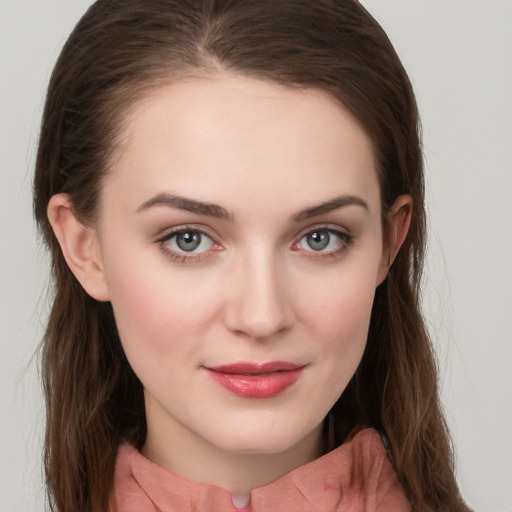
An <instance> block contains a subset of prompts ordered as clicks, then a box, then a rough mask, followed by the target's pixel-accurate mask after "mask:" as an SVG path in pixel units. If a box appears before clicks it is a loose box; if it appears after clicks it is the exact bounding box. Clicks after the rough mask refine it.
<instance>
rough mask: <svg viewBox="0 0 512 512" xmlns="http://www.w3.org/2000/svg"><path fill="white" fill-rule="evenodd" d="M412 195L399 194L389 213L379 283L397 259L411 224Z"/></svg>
mask: <svg viewBox="0 0 512 512" xmlns="http://www.w3.org/2000/svg"><path fill="white" fill-rule="evenodd" d="M411 215H412V197H411V196H410V195H408V194H404V195H402V196H398V198H397V199H396V201H395V202H394V203H393V206H392V207H391V209H390V211H389V213H388V214H387V223H386V229H385V232H384V237H385V239H384V241H383V250H382V258H381V262H380V266H379V274H378V284H381V283H382V281H384V279H386V276H387V275H388V271H389V269H390V267H391V265H392V264H393V261H395V258H396V255H397V254H398V251H399V250H400V247H402V244H403V243H404V240H405V238H406V236H407V233H408V231H409V226H410V225H411Z"/></svg>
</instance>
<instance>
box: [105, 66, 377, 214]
mask: <svg viewBox="0 0 512 512" xmlns="http://www.w3.org/2000/svg"><path fill="white" fill-rule="evenodd" d="M120 140H121V143H120V145H119V148H118V154H117V158H116V161H115V164H114V165H113V168H112V169H111V172H110V173H109V175H108V177H107V180H106V185H105V188H106V189H107V193H110V194H114V195H116V196H117V197H118V199H120V198H122V199H123V201H124V202H128V203H131V204H130V207H136V206H138V205H139V204H140V201H141V200H144V198H145V199H147V198H148V197H150V196H152V195H155V194H158V193H162V192H170V193H178V194H183V195H192V196H193V197H194V198H196V199H199V200H205V201H215V202H219V203H221V204H225V203H227V204H226V206H228V207H231V208H235V209H236V208H237V206H249V205H250V203H251V201H250V200H249V199H250V198H252V197H261V196H262V195H264V196H266V197H267V198H272V197H273V198H275V199H276V200H278V201H280V202H281V203H282V202H283V198H284V197H286V198H287V203H286V205H287V206H288V207H289V208H290V209H291V210H293V208H296V209H300V208H303V207H304V206H305V204H304V201H310V202H311V203H317V202H321V201H322V200H324V199H325V198H326V197H328V196H332V195H333V189H336V192H337V193H351V194H358V195H361V196H364V198H365V200H367V202H372V201H378V197H379V195H380V194H379V191H378V181H377V175H376V166H375V159H374V151H373V147H372V144H371V141H370V139H369V137H367V135H366V134H365V132H364V130H363V129H362V128H361V127H360V125H359V123H358V122H357V120H356V119H354V118H353V116H351V115H350V114H349V113H348V112H347V110H346V109H344V107H343V106H342V105H341V104H340V103H338V102H337V101H336V100H335V99H334V98H332V97H331V96H329V95H328V94H326V93H324V92H322V91H319V90H315V89H298V88H291V87H285V86H282V85H278V84H275V83H272V82H268V81H264V80H259V79H254V78H248V77H243V76H239V75H231V74H220V75H214V76H206V77H195V78H190V79H186V80H182V81H179V82H177V83H174V84H172V85H169V86H163V87H160V88H158V89H156V90H155V91H153V92H152V93H151V94H150V95H148V96H147V97H146V98H144V99H143V100H142V101H140V102H139V103H137V104H136V105H135V107H134V108H133V109H132V110H131V112H130V113H129V114H128V116H127V118H126V121H125V123H124V128H123V132H122V133H121V137H120ZM248 195H249V196H250V197H247V196H248ZM279 197H281V199H280V200H279V199H278V198H279ZM237 199H238V201H237ZM137 201H139V203H137V204H135V203H136V202H137ZM295 203H296V204H295ZM255 207H258V205H257V204H255Z"/></svg>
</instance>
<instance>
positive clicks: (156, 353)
mask: <svg viewBox="0 0 512 512" xmlns="http://www.w3.org/2000/svg"><path fill="white" fill-rule="evenodd" d="M105 271H106V275H107V277H108V287H109V291H110V298H111V303H112V307H113V310H114V314H115V318H116V324H117V327H118V331H119V336H120V338H121V342H122V344H123V347H124V349H125V352H126V354H127V357H128V359H129V360H130V362H131V363H132V362H133V363H134V366H137V365H140V364H142V363H141V361H142V360H145V361H148V364H152V365H155V364H156V365H158V364H159V362H163V361H164V356H166V355H168V354H169V353H173V354H174V353H176V352H180V353H185V352H187V351H188V352H190V353H192V350H193V348H194V343H195V342H196V340H198V339H199V338H200V333H201V332H202V330H203V329H204V328H206V325H208V323H209V319H211V318H212V317H215V315H216V309H217V304H216V303H215V300H214V298H215V295H213V294H212V293H211V291H210V290H211V288H212V287H213V286H214V284H213V283H211V282H210V281H211V280H210V281H208V280H205V279H195V278H194V279H190V276H188V275H187V274H186V273H185V272H183V271H180V270H176V269H171V267H170V265H168V264H167V262H166V261H165V260H164V259H163V258H160V257H159V256H157V257H155V258H154V260H153V261H152V262H149V263H148V261H147V260H146V261H139V259H138V258H137V257H132V258H127V259H125V260H123V261H122V262H121V261H119V260H116V261H111V262H109V261H106V262H105ZM205 297H210V300H208V301H206V300H204V298H205ZM183 340H187V343H183ZM134 369H135V368H134Z"/></svg>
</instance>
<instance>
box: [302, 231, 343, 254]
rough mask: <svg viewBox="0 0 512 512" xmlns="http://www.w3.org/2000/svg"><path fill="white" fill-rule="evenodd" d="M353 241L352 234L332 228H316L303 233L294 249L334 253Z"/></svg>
mask: <svg viewBox="0 0 512 512" xmlns="http://www.w3.org/2000/svg"><path fill="white" fill-rule="evenodd" d="M352 241H353V237H352V235H350V234H348V233H346V232H343V231H339V230H336V229H332V228H316V229H313V230H310V231H308V232H307V233H305V234H304V235H303V236H302V237H301V239H300V240H299V242H297V243H296V244H295V246H294V248H295V249H299V250H305V251H309V252H316V253H320V254H324V255H334V254H337V253H339V252H341V251H343V250H344V249H346V248H347V247H348V246H349V245H350V244H351V243H352Z"/></svg>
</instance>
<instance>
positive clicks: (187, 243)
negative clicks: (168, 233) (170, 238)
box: [176, 231, 202, 252]
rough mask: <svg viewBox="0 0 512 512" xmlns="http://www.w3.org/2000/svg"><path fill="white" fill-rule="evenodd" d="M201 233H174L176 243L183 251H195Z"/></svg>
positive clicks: (198, 244) (199, 243)
mask: <svg viewBox="0 0 512 512" xmlns="http://www.w3.org/2000/svg"><path fill="white" fill-rule="evenodd" d="M201 239H202V237H201V233H199V232H197V231H184V232H183V233H178V234H177V235H176V245H177V246H178V247H179V248H180V249H181V250H182V251H185V252H191V251H195V250H196V249H197V248H198V247H199V246H200V245H201Z"/></svg>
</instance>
